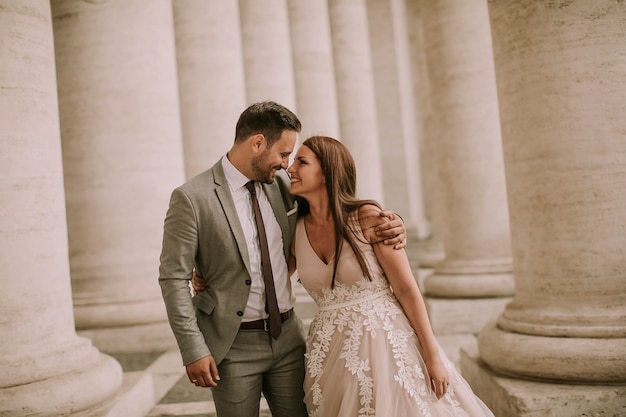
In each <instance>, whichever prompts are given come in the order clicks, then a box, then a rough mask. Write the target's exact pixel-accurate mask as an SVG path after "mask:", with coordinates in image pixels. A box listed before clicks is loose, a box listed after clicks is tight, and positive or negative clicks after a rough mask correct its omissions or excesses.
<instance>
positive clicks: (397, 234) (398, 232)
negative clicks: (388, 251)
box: [375, 210, 406, 249]
mask: <svg viewBox="0 0 626 417" xmlns="http://www.w3.org/2000/svg"><path fill="white" fill-rule="evenodd" d="M380 216H381V217H383V218H384V219H385V222H384V223H382V224H380V225H379V226H377V227H376V229H375V230H376V236H379V237H380V238H381V239H384V240H383V244H385V245H394V246H393V248H394V249H404V248H405V247H406V227H404V222H403V221H402V219H401V218H400V216H397V215H396V213H394V212H393V211H390V210H382V211H381V212H380Z"/></svg>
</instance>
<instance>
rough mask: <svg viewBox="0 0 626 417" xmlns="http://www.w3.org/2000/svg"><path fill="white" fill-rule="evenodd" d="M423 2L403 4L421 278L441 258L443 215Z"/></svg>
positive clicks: (442, 256) (442, 255) (415, 1)
mask: <svg viewBox="0 0 626 417" xmlns="http://www.w3.org/2000/svg"><path fill="white" fill-rule="evenodd" d="M423 3H424V2H423V1H422V0H407V1H406V11H407V13H406V19H407V28H408V35H409V43H410V50H411V74H412V79H413V96H414V101H415V117H414V119H415V121H416V125H417V128H418V132H419V135H418V138H417V139H418V148H419V158H420V159H419V160H420V166H421V170H422V173H421V174H422V175H421V176H422V187H423V190H424V210H425V212H426V218H427V219H428V222H429V223H427V226H428V229H427V230H425V231H424V232H423V235H424V240H423V241H422V242H420V246H419V248H418V253H417V259H418V264H419V267H420V268H421V270H420V274H421V275H423V274H425V273H427V274H430V272H431V271H430V269H431V268H433V267H434V266H435V265H436V264H437V263H438V262H440V261H441V260H442V259H443V258H444V250H443V240H442V239H441V230H442V224H443V223H442V221H443V219H442V218H441V217H442V213H441V210H439V209H438V208H437V206H438V204H439V203H438V201H439V189H438V187H437V186H436V171H435V165H434V161H435V153H434V149H433V145H434V140H429V137H431V136H432V135H430V134H429V132H430V131H431V129H432V125H433V123H432V104H431V99H430V96H431V93H430V80H429V79H428V60H427V59H426V52H425V49H426V40H425V39H424V38H425V35H424V12H423V7H424V5H423Z"/></svg>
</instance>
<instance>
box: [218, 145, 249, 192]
mask: <svg viewBox="0 0 626 417" xmlns="http://www.w3.org/2000/svg"><path fill="white" fill-rule="evenodd" d="M222 168H223V169H224V175H225V176H226V181H228V185H229V186H230V188H231V190H239V189H240V188H243V186H245V185H246V183H247V182H248V181H250V179H249V178H248V177H246V176H245V175H243V174H242V173H241V172H240V171H239V170H238V169H237V168H236V167H235V166H234V165H233V164H232V162H230V161H229V160H228V154H226V155H224V157H223V158H222Z"/></svg>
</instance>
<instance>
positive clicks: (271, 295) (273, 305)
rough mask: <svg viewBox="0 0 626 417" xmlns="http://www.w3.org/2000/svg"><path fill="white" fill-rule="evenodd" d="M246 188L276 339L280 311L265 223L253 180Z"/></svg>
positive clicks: (272, 334) (273, 335)
mask: <svg viewBox="0 0 626 417" xmlns="http://www.w3.org/2000/svg"><path fill="white" fill-rule="evenodd" d="M246 188H247V189H248V191H250V197H251V198H252V208H253V209H254V219H255V221H256V228H257V230H258V232H259V244H260V246H261V269H262V270H263V281H264V282H265V302H266V304H267V305H266V307H267V312H268V313H269V315H270V320H269V321H270V335H271V336H272V337H273V338H274V339H278V336H280V330H281V329H280V326H281V320H280V311H279V310H278V301H277V300H276V290H275V289H274V274H272V264H271V263H270V251H269V246H268V245H267V236H266V234H265V225H264V224H263V217H261V209H260V208H259V201H258V200H257V198H256V190H255V189H254V181H249V182H247V183H246Z"/></svg>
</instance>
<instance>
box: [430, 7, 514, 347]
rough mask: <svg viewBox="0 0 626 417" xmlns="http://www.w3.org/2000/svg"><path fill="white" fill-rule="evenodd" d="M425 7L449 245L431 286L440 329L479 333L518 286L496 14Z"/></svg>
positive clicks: (433, 311)
mask: <svg viewBox="0 0 626 417" xmlns="http://www.w3.org/2000/svg"><path fill="white" fill-rule="evenodd" d="M424 13H425V16H424V23H425V29H426V32H425V33H426V39H427V56H428V58H429V77H430V80H431V87H432V96H431V100H432V104H433V118H434V122H435V126H434V132H433V133H434V136H433V137H432V138H431V139H432V140H434V146H435V147H436V157H437V159H436V163H437V172H438V182H437V184H438V186H439V187H440V189H441V198H442V200H441V201H442V208H443V211H444V213H445V226H444V228H443V235H442V237H443V241H444V246H445V250H446V255H445V258H444V259H443V261H442V262H440V263H438V264H437V265H436V266H435V269H434V274H432V275H430V276H428V277H426V279H425V281H424V288H425V293H426V295H427V296H428V297H429V300H428V306H429V310H430V314H431V320H432V321H433V327H434V329H435V331H436V332H437V331H438V330H439V333H441V332H442V331H445V332H446V333H454V334H456V333H461V334H469V335H471V334H472V333H475V332H478V331H479V330H480V329H481V328H482V327H483V326H484V325H485V324H486V323H487V322H488V321H490V320H492V319H494V318H495V317H497V315H498V314H499V313H500V312H501V311H502V309H503V308H504V305H505V303H506V302H507V301H509V297H510V296H512V295H513V288H514V286H513V277H512V273H511V271H512V259H511V247H510V233H509V219H508V210H507V201H506V187H505V178H504V166H503V158H502V145H501V134H500V124H499V115H498V102H497V94H496V85H495V77H494V69H493V56H492V49H491V37H490V32H489V16H488V11H487V4H486V2H484V1H471V2H462V3H459V2H457V1H454V0H440V1H437V2H427V4H426V5H425V7H424ZM435 297H436V298H435ZM441 298H447V299H456V300H455V301H448V300H442V299H441ZM467 298H474V299H476V300H474V301H467V300H466V299H467Z"/></svg>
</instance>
